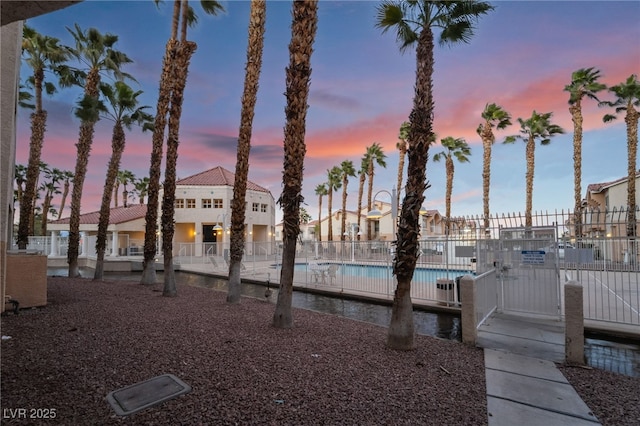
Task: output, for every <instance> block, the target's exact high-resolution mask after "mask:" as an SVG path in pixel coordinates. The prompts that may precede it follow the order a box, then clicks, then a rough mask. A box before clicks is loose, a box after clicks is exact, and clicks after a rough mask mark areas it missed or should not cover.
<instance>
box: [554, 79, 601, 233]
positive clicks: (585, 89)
mask: <svg viewBox="0 0 640 426" xmlns="http://www.w3.org/2000/svg"><path fill="white" fill-rule="evenodd" d="M599 78H600V70H597V69H595V68H593V67H592V68H580V69H579V70H577V71H574V72H573V73H572V74H571V83H570V84H568V85H566V86H564V90H565V92H569V112H570V113H571V120H572V121H573V199H574V205H575V207H574V218H575V235H576V237H578V238H580V237H581V236H582V99H583V98H584V97H585V96H586V97H587V98H589V99H593V100H595V101H596V102H600V100H599V99H598V97H597V96H596V94H597V93H598V92H599V91H601V90H605V89H606V88H607V86H606V85H604V84H602V83H599V82H598V79H599Z"/></svg>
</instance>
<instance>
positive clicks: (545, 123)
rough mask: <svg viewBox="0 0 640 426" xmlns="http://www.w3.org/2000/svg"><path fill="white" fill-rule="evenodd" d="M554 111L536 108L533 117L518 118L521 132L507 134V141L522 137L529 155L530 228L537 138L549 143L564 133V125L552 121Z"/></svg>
mask: <svg viewBox="0 0 640 426" xmlns="http://www.w3.org/2000/svg"><path fill="white" fill-rule="evenodd" d="M552 115H553V113H551V112H547V113H541V114H538V113H537V112H536V111H535V110H534V111H533V113H532V114H531V117H530V118H528V119H526V120H523V119H522V118H518V123H520V134H519V135H514V136H507V138H506V139H505V143H513V142H515V141H516V140H517V139H522V141H524V142H525V143H526V144H527V146H526V156H527V175H526V194H527V202H526V207H525V226H526V227H527V228H530V227H531V226H532V225H533V221H532V218H531V211H532V209H533V207H532V206H533V203H532V200H533V175H534V171H535V162H536V159H535V156H536V155H535V152H536V139H540V145H543V146H545V145H549V144H550V143H551V138H552V137H553V136H555V135H558V134H562V133H564V130H563V129H562V127H560V126H558V125H556V124H552V123H551V116H552Z"/></svg>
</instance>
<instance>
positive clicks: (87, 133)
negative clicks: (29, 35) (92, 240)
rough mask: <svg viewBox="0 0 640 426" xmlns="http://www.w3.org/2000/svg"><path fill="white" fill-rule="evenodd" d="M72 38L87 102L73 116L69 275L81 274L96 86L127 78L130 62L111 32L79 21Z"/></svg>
mask: <svg viewBox="0 0 640 426" xmlns="http://www.w3.org/2000/svg"><path fill="white" fill-rule="evenodd" d="M67 30H68V31H69V33H71V35H72V36H73V38H74V40H75V48H71V49H70V50H71V53H72V55H73V56H74V57H75V58H76V59H77V60H78V61H79V62H80V63H82V64H83V65H85V66H86V68H87V70H88V71H87V72H85V71H82V70H80V71H78V72H76V74H75V76H76V77H78V76H79V77H80V78H81V80H82V81H83V83H84V99H83V100H82V101H83V102H85V103H86V105H85V106H84V107H81V108H80V109H78V110H77V111H76V116H77V117H78V118H80V119H81V123H80V134H79V138H78V143H77V144H76V147H77V157H76V167H75V172H74V178H73V190H72V192H71V216H70V218H69V248H68V252H67V262H68V263H69V277H77V276H79V275H80V270H79V268H78V254H79V249H80V203H81V201H82V188H83V186H84V179H85V176H86V174H87V165H88V164H89V154H90V153H91V145H92V144H93V133H94V128H95V123H96V122H97V121H98V120H99V117H100V115H99V113H98V112H97V110H96V108H95V104H96V103H97V102H98V97H99V87H100V80H101V78H102V74H105V75H107V76H109V75H113V76H114V77H115V78H116V79H118V80H121V79H123V78H125V77H129V76H128V75H127V74H125V73H123V72H122V70H121V67H122V66H123V65H124V64H127V63H130V62H132V61H131V59H129V58H128V57H127V55H125V54H124V53H122V52H120V51H117V50H115V49H114V46H115V44H116V43H117V41H118V36H116V35H113V34H105V35H103V34H101V33H100V32H99V31H98V30H97V29H95V28H89V29H88V30H87V31H82V29H81V28H80V26H78V24H76V25H75V31H74V30H71V29H69V28H67Z"/></svg>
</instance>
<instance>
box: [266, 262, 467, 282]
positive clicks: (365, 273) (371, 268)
mask: <svg viewBox="0 0 640 426" xmlns="http://www.w3.org/2000/svg"><path fill="white" fill-rule="evenodd" d="M331 264H334V263H326V262H320V263H318V265H319V266H323V265H331ZM336 265H338V266H339V269H338V271H337V273H336V274H337V275H342V276H345V277H362V278H378V279H388V278H391V277H392V276H393V273H392V268H391V265H389V266H387V265H363V264H350V263H343V264H340V263H338V264H336ZM274 266H275V265H274ZM295 270H296V271H309V272H311V270H310V269H309V265H308V264H307V263H296V266H295ZM466 274H473V272H472V271H468V270H455V271H453V270H447V269H442V268H424V267H417V268H416V269H415V271H414V273H413V281H416V282H436V280H437V279H439V278H448V279H452V280H453V279H455V278H456V277H459V276H461V275H466Z"/></svg>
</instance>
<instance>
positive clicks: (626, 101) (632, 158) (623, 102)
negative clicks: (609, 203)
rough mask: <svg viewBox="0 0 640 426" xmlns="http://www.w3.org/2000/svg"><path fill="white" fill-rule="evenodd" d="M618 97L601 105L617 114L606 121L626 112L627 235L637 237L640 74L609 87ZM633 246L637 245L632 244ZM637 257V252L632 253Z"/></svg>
mask: <svg viewBox="0 0 640 426" xmlns="http://www.w3.org/2000/svg"><path fill="white" fill-rule="evenodd" d="M609 91H610V92H611V93H613V94H614V95H615V97H616V99H615V100H614V101H612V102H609V101H605V102H601V103H600V105H602V106H608V107H610V108H615V109H616V113H615V114H607V115H605V116H604V117H603V120H604V122H605V123H608V122H610V121H612V120H615V119H616V115H617V114H618V113H620V112H622V111H624V112H625V116H624V122H625V123H626V125H627V172H628V178H627V209H628V214H627V236H628V237H635V236H636V235H637V234H636V161H637V156H638V118H639V117H640V112H639V111H638V110H637V109H636V108H638V107H640V82H638V76H637V75H635V74H632V75H630V76H629V78H627V80H626V81H624V82H623V83H620V84H617V85H615V86H612V87H610V88H609ZM632 247H635V246H634V245H633V244H632ZM632 254H633V255H634V257H632V259H635V253H632Z"/></svg>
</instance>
